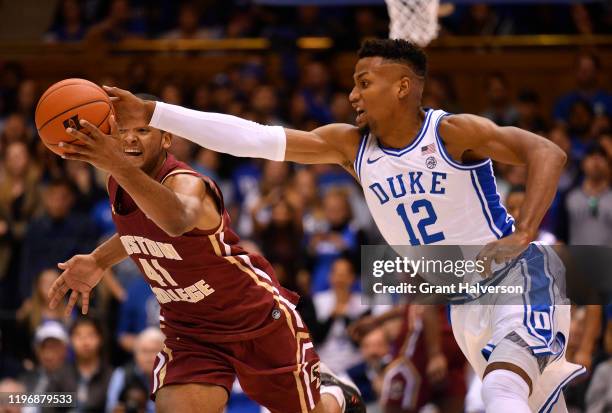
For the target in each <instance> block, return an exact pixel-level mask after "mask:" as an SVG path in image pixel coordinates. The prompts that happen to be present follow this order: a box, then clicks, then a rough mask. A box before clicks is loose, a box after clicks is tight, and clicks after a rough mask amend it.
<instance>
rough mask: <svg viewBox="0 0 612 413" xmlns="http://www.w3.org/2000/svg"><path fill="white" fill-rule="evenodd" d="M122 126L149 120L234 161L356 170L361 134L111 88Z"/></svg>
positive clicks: (348, 128)
mask: <svg viewBox="0 0 612 413" xmlns="http://www.w3.org/2000/svg"><path fill="white" fill-rule="evenodd" d="M105 89H106V91H107V92H108V93H109V94H110V95H111V99H112V101H113V107H114V109H115V113H116V114H117V117H118V119H119V121H120V122H124V121H129V120H130V119H131V118H139V119H142V118H143V117H144V119H147V120H148V121H149V122H150V125H151V126H153V127H155V128H158V129H161V130H165V131H168V132H170V133H172V134H174V135H177V136H181V137H184V138H185V139H188V140H190V141H192V142H194V143H196V144H198V145H200V146H203V147H205V148H208V149H211V150H214V151H216V152H222V153H228V154H230V155H234V156H241V157H251V158H264V159H271V160H275V161H284V160H286V161H292V162H299V163H307V164H310V163H334V164H339V165H342V166H344V167H345V168H347V167H350V165H351V164H352V162H353V161H354V159H355V156H356V154H357V146H358V145H359V141H360V134H359V131H358V130H357V128H356V127H354V126H352V125H347V124H332V125H327V126H323V127H321V128H318V129H315V130H313V131H311V132H306V131H299V130H294V129H287V128H283V127H281V126H268V125H261V124H259V123H256V122H252V121H249V120H245V119H242V118H239V117H236V116H231V115H225V114H221V113H208V112H200V111H196V110H191V109H186V108H183V107H181V106H176V105H169V104H166V103H162V102H153V101H145V100H142V99H139V98H137V97H136V96H134V95H133V94H131V93H130V92H128V91H126V90H122V89H119V88H114V87H113V88H110V87H105Z"/></svg>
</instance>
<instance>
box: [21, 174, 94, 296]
mask: <svg viewBox="0 0 612 413" xmlns="http://www.w3.org/2000/svg"><path fill="white" fill-rule="evenodd" d="M73 204H74V192H73V189H72V186H71V185H70V183H69V182H68V181H66V180H55V181H52V182H51V183H49V185H47V187H46V189H45V191H44V195H43V206H44V213H43V215H42V216H40V217H39V218H36V219H34V220H32V221H30V223H29V224H28V227H27V230H26V234H25V239H24V241H23V252H22V256H21V275H20V277H19V281H20V294H21V297H24V298H25V297H27V296H28V295H30V292H31V290H32V284H33V280H34V277H35V276H36V274H38V273H40V272H41V271H42V270H43V269H45V268H54V267H55V266H56V265H57V263H59V262H64V261H65V260H67V259H69V258H70V257H72V256H73V255H75V254H78V253H89V252H90V251H91V250H93V247H94V246H95V242H96V235H95V230H94V227H93V224H92V223H91V221H90V220H89V218H88V217H87V216H83V215H81V214H78V213H74V212H72V206H73Z"/></svg>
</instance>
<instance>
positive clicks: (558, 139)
mask: <svg viewBox="0 0 612 413" xmlns="http://www.w3.org/2000/svg"><path fill="white" fill-rule="evenodd" d="M548 139H550V140H551V141H552V142H553V143H555V144H556V145H557V146H559V147H560V148H561V149H563V152H565V154H566V155H567V162H566V163H565V169H563V173H562V174H561V178H560V179H559V185H558V191H559V192H561V193H565V192H567V191H568V190H569V189H570V188H571V187H573V186H574V185H575V184H576V180H577V179H578V175H579V173H580V169H579V167H578V164H577V162H576V160H575V159H574V158H573V157H572V152H571V150H572V143H571V141H570V138H569V135H568V134H567V131H566V129H565V127H563V126H555V127H553V128H552V129H551V130H550V131H549V132H548Z"/></svg>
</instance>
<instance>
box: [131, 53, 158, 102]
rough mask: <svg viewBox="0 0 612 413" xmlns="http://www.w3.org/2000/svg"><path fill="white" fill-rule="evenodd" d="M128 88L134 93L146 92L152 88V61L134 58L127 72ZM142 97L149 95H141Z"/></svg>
mask: <svg viewBox="0 0 612 413" xmlns="http://www.w3.org/2000/svg"><path fill="white" fill-rule="evenodd" d="M125 78H126V80H127V81H128V82H129V83H128V84H127V88H128V90H130V91H131V92H133V93H137V94H138V93H145V92H146V91H148V90H149V89H150V83H151V78H152V76H151V62H150V61H148V60H145V59H143V58H138V59H135V60H133V61H132V62H131V63H130V64H129V65H128V67H127V69H126V74H125ZM139 97H142V99H148V97H144V96H139Z"/></svg>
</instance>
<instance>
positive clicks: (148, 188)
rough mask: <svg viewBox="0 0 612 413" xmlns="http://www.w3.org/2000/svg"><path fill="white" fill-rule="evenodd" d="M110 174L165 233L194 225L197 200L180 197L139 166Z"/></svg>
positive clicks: (176, 231)
mask: <svg viewBox="0 0 612 413" xmlns="http://www.w3.org/2000/svg"><path fill="white" fill-rule="evenodd" d="M112 176H113V178H115V180H116V181H117V183H118V184H119V185H120V186H121V187H122V188H123V189H124V190H125V191H126V192H127V193H128V194H130V196H131V197H132V199H133V200H134V202H135V203H136V205H138V208H140V210H142V212H144V213H145V215H146V216H147V217H148V218H149V219H151V220H152V221H153V222H155V224H156V225H157V226H158V227H160V228H161V229H162V230H163V231H165V232H166V233H167V234H168V235H170V236H174V237H175V236H179V235H182V234H183V233H185V232H187V231H188V230H190V229H192V228H193V227H195V224H196V219H197V217H196V216H195V214H194V213H193V211H194V208H195V203H197V200H193V201H191V200H190V199H188V198H189V197H187V196H184V197H181V196H180V195H179V194H177V193H175V192H173V191H172V190H171V189H170V188H168V187H166V186H164V185H162V184H161V183H159V182H157V181H155V180H154V179H152V178H151V177H150V176H149V175H147V174H146V173H144V172H143V171H142V170H141V169H139V168H135V167H132V166H129V165H126V166H122V167H119V168H117V170H115V171H112ZM190 201H191V202H190Z"/></svg>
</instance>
